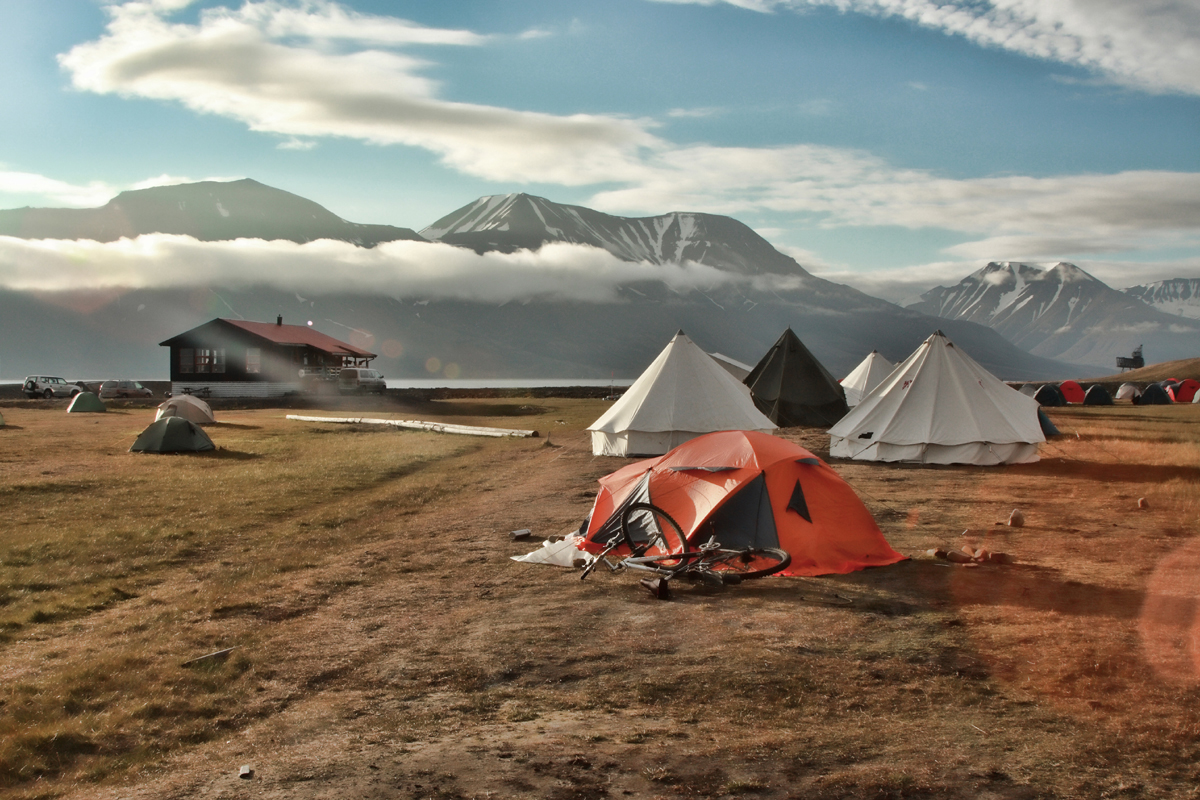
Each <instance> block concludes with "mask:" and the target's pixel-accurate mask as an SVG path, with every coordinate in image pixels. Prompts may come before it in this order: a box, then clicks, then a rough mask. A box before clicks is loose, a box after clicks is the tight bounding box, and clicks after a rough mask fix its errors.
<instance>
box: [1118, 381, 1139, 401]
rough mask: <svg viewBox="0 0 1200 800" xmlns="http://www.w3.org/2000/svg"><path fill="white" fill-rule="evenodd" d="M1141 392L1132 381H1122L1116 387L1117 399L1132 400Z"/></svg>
mask: <svg viewBox="0 0 1200 800" xmlns="http://www.w3.org/2000/svg"><path fill="white" fill-rule="evenodd" d="M1141 393H1142V392H1141V390H1140V389H1138V387H1137V386H1135V385H1134V384H1132V383H1122V384H1121V385H1120V386H1119V387H1117V397H1116V399H1117V400H1134V399H1136V398H1137V396H1138V395H1140V394H1141Z"/></svg>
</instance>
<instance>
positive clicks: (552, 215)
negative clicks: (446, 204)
mask: <svg viewBox="0 0 1200 800" xmlns="http://www.w3.org/2000/svg"><path fill="white" fill-rule="evenodd" d="M420 233H421V235H422V236H424V237H425V238H426V239H431V240H434V241H440V242H445V243H447V244H454V245H459V246H460V247H469V248H471V249H473V250H475V251H476V252H480V253H482V252H486V251H491V250H500V251H503V252H512V251H514V250H519V249H528V250H536V249H537V248H539V247H541V246H542V245H543V244H545V243H547V242H572V243H575V244H586V245H591V246H592V247H600V248H603V249H605V250H607V251H608V252H610V253H612V254H613V255H615V256H616V257H617V258H620V259H622V260H624V261H646V262H649V263H651V264H668V263H680V262H684V261H695V262H698V263H701V264H710V265H712V266H720V267H721V268H722V269H726V270H730V271H733V272H737V273H740V274H743V275H761V274H765V273H772V274H776V275H802V276H805V277H812V276H811V275H809V273H808V272H806V271H805V270H804V269H802V268H801V267H800V265H799V264H797V263H796V261H795V260H794V259H792V258H789V257H788V256H785V255H784V254H783V253H780V252H779V251H778V250H776V249H775V248H774V247H772V246H771V245H770V243H769V242H767V241H766V240H765V239H763V238H762V237H761V236H759V235H758V234H757V233H755V232H754V231H753V230H752V229H751V228H750V227H749V226H747V225H744V224H742V223H741V222H738V221H737V220H736V219H733V218H731V217H723V216H719V215H716V214H692V213H681V212H672V213H670V214H662V215H660V216H657V217H617V216H613V215H612V214H605V213H603V212H600V211H593V210H592V209H590V208H584V207H583V206H570V205H563V204H560V203H555V202H552V201H550V200H547V199H545V198H543V197H535V196H533V195H528V194H505V195H492V196H490V197H481V198H479V199H478V200H476V201H475V202H474V203H470V204H468V205H465V206H463V207H462V208H460V209H458V210H457V211H454V212H451V213H450V214H447V215H446V216H444V217H442V218H441V219H439V220H438V221H437V222H435V223H433V224H432V225H430V226H429V227H427V228H424V229H422V230H421V232H420Z"/></svg>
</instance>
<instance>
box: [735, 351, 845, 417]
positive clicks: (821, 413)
mask: <svg viewBox="0 0 1200 800" xmlns="http://www.w3.org/2000/svg"><path fill="white" fill-rule="evenodd" d="M744 383H745V384H746V385H747V386H749V387H750V396H751V397H753V398H754V405H756V406H758V410H759V411H761V412H762V413H764V414H766V415H767V416H768V417H769V418H770V419H771V421H772V422H774V423H775V424H776V425H779V426H780V427H785V428H786V427H792V426H794V425H820V426H825V425H832V424H834V423H835V422H837V421H838V420H839V419H841V418H842V417H844V416H845V415H846V412H847V411H849V410H850V408H849V407H848V406H847V405H846V392H845V391H844V390H843V389H842V387H841V384H839V383H838V382H837V379H836V378H834V377H833V376H832V375H830V374H829V370H827V369H825V367H823V366H821V362H820V361H817V359H816V357H815V356H813V354H812V353H810V352H808V348H807V347H805V346H804V344H803V343H802V342H801V341H800V339H799V337H797V336H796V334H794V333H792V329H791V328H788V329H787V330H785V331H784V332H783V335H782V336H780V337H779V340H778V341H776V342H775V344H773V345H772V346H771V349H770V350H768V351H767V353H766V355H764V356H763V357H762V359H761V360H759V362H758V364H757V365H755V367H754V369H753V370H751V372H750V374H749V375H747V376H746V380H745V381H744Z"/></svg>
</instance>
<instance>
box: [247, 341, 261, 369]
mask: <svg viewBox="0 0 1200 800" xmlns="http://www.w3.org/2000/svg"><path fill="white" fill-rule="evenodd" d="M252 372H253V373H259V372H262V348H261V347H247V348H246V373H247V374H249V373H252Z"/></svg>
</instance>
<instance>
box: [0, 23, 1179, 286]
mask: <svg viewBox="0 0 1200 800" xmlns="http://www.w3.org/2000/svg"><path fill="white" fill-rule="evenodd" d="M0 20H2V21H3V24H0V208H17V207H21V206H50V207H91V206H99V205H103V204H104V203H105V202H107V201H108V200H109V199H110V198H112V197H113V196H114V195H115V194H117V193H118V192H121V191H125V190H129V189H137V188H144V187H147V186H154V185H161V184H167V183H180V182H189V181H197V180H231V179H237V178H243V177H249V178H253V179H255V180H257V181H260V182H262V183H265V184H268V185H270V186H274V187H277V188H280V189H284V190H287V191H289V192H293V193H295V194H298V195H301V196H303V197H305V198H308V199H310V200H313V201H315V202H317V203H320V204H321V205H323V206H325V207H326V208H328V209H330V210H331V211H333V212H334V213H335V214H338V215H339V216H341V217H343V218H345V219H348V220H351V221H353V222H367V223H386V224H391V225H399V226H403V227H409V228H413V229H416V230H420V229H421V228H423V227H425V226H426V225H429V224H430V223H432V222H434V221H435V220H437V219H438V218H440V217H442V216H444V215H445V214H447V213H449V212H450V211H452V210H454V209H456V208H459V207H461V206H463V205H466V204H468V203H470V202H471V201H473V200H474V199H476V198H477V197H480V196H483V195H492V194H506V193H509V192H517V191H520V192H527V193H530V194H535V195H539V196H542V197H546V198H548V199H550V200H553V201H555V202H560V203H570V204H576V205H583V206H587V207H590V208H595V209H598V210H601V211H606V212H609V213H613V214H620V215H625V216H652V215H657V214H662V213H666V212H670V211H694V212H708V213H715V214H727V215H729V216H732V217H735V218H737V219H739V220H741V221H742V222H744V223H746V224H748V225H750V226H751V227H752V228H754V229H755V230H756V231H758V232H759V233H760V234H761V235H763V236H764V237H765V238H766V239H768V240H769V241H770V242H771V243H772V244H774V245H775V246H776V247H777V248H779V249H780V250H782V251H783V252H786V253H788V254H790V255H792V256H794V257H795V258H796V259H797V260H798V261H799V262H800V263H801V264H802V265H803V266H804V267H805V268H807V269H808V270H809V271H811V272H814V273H816V274H818V275H821V276H822V277H826V278H829V279H831V280H836V281H839V282H842V283H848V284H850V285H853V286H856V287H857V288H860V289H863V290H864V291H867V292H870V293H872V294H875V295H877V296H880V297H884V298H886V299H890V300H895V301H900V300H906V299H912V298H914V297H915V295H917V294H919V293H920V292H921V291H924V290H925V289H928V288H930V287H932V286H934V285H938V284H943V285H951V284H953V283H956V282H958V281H959V280H960V279H961V278H962V277H964V276H965V275H967V274H968V273H970V272H973V271H974V270H976V269H978V268H980V267H981V266H983V265H984V264H986V263H987V262H988V261H1009V260H1011V261H1031V262H1036V263H1046V264H1051V263H1054V262H1057V261H1070V262H1072V263H1075V264H1078V265H1079V266H1081V267H1083V268H1084V269H1085V270H1087V271H1089V272H1091V273H1092V274H1093V275H1095V276H1096V277H1098V278H1100V279H1102V280H1104V281H1106V282H1108V283H1109V284H1110V285H1112V286H1114V287H1115V288H1124V287H1126V286H1131V285H1135V284H1141V283H1147V282H1151V281H1155V280H1162V279H1166V278H1172V277H1200V3H1196V2H1195V0H1140V1H1139V2H1136V3H1131V2H1128V0H670V1H669V2H668V1H666V0H606V2H604V3H596V2H574V0H522V2H513V0H507V1H503V0H461V1H454V2H451V1H447V2H438V3H430V2H427V1H424V0H422V1H420V2H404V1H403V0H389V1H387V2H384V1H383V0H377V1H372V0H346V2H326V0H309V1H308V2H299V1H297V2H284V1H283V0H252V1H249V2H240V1H239V0H224V1H223V2H221V1H216V2H213V1H208V2H187V0H139V1H138V2H105V1H103V0H55V1H54V2H52V3H47V2H44V0H0ZM4 238H5V237H0V287H4V288H14V289H39V288H41V289H50V288H61V287H62V286H63V285H67V284H69V285H71V286H74V287H79V286H87V285H88V284H89V282H92V283H95V284H96V285H100V284H104V283H105V282H108V283H112V282H114V281H119V280H133V279H134V278H130V277H129V274H132V273H129V274H123V273H121V271H120V268H119V264H120V263H121V262H122V261H123V260H127V259H128V258H130V253H131V252H132V251H135V250H136V251H137V254H138V258H140V259H142V261H143V262H144V263H145V264H149V265H151V267H152V266H153V265H154V264H155V263H157V262H156V261H155V259H160V258H161V259H166V258H172V257H173V258H178V257H179V253H180V252H187V253H191V254H193V257H194V258H196V259H198V260H205V259H208V260H210V261H211V260H220V259H222V258H225V257H226V256H227V255H228V254H229V253H230V252H231V248H230V246H229V245H228V244H217V243H214V244H213V245H211V247H210V246H208V245H205V244H203V243H195V242H188V243H184V244H181V243H179V242H168V244H169V245H170V246H163V245H162V243H161V242H160V243H157V244H156V245H154V246H151V245H152V244H154V243H145V246H143V247H140V248H139V247H133V246H131V245H130V243H123V244H121V243H114V244H113V245H112V246H98V245H94V244H93V245H89V246H88V250H87V253H86V260H87V261H88V262H89V263H92V264H94V267H92V268H87V267H84V268H81V267H80V266H79V262H80V261H81V260H84V259H85V256H81V255H80V251H79V248H80V247H81V245H77V244H74V243H58V244H55V243H45V242H42V243H36V244H33V243H26V242H20V241H17V240H11V239H9V240H7V241H5V240H4ZM185 245H186V246H185ZM264 246H265V245H263V244H262V243H259V245H258V246H257V249H256V250H255V252H256V253H257V254H258V255H256V256H255V257H253V258H246V257H241V258H238V259H235V263H236V265H237V266H236V268H232V267H230V268H226V269H225V270H224V271H221V270H217V271H216V272H215V273H214V274H217V275H220V276H221V278H222V280H227V281H231V280H234V279H235V278H237V279H241V280H251V279H252V278H253V276H254V274H255V272H254V270H256V269H262V270H264V271H265V270H270V269H271V267H270V266H269V264H270V262H271V259H270V258H267V257H262V251H263V247H264ZM280 247H287V248H289V249H288V250H287V251H286V253H284V254H283V255H286V256H287V257H288V258H294V257H296V252H295V246H294V245H291V244H290V243H287V244H286V245H284V244H282V243H281V244H280ZM428 247H429V248H431V249H430V251H429V253H430V254H436V253H441V254H442V255H443V256H444V255H445V253H444V251H443V250H440V249H438V248H443V247H444V246H441V245H429V246H428ZM394 250H395V252H398V253H399V252H403V255H402V256H396V258H395V260H394V261H393V262H389V261H388V256H387V255H386V253H385V254H384V255H383V256H380V257H378V258H372V259H368V260H371V261H372V269H373V270H374V271H375V272H376V273H386V272H387V271H388V270H389V269H391V270H393V271H402V270H404V269H406V268H407V267H406V265H411V264H412V263H416V262H419V261H422V260H424V261H425V262H427V263H429V264H437V263H439V261H438V259H437V258H435V257H432V256H430V257H425V258H424V259H423V257H422V256H421V255H419V254H418V255H413V252H412V250H411V247H407V246H406V247H400V248H394ZM160 251H161V252H160ZM206 254H207V255H206ZM222 254H225V255H222ZM302 255H303V257H304V258H306V259H307V260H308V261H310V262H319V261H320V258H321V252H319V251H317V250H316V249H313V250H309V251H304V252H303V253H302ZM427 255H428V254H427ZM572 259H575V261H572ZM361 260H362V259H355V258H350V257H348V256H345V254H343V257H341V258H333V259H332V260H331V261H330V263H332V264H334V265H335V266H334V268H335V269H353V268H355V263H357V262H358V261H361ZM453 261H454V263H455V265H456V266H455V268H454V269H453V270H451V271H450V272H449V273H447V276H446V280H445V286H446V287H447V288H445V292H446V293H447V294H448V295H453V294H454V293H455V292H456V291H459V290H456V289H454V288H453V286H466V285H469V284H470V280H468V279H466V278H464V276H469V275H470V274H471V271H472V269H474V270H476V271H478V272H479V273H480V274H482V273H483V272H494V270H495V263H494V261H487V260H485V259H482V258H481V259H480V260H479V261H478V262H477V263H475V264H474V266H472V265H470V264H467V265H464V264H462V263H461V262H462V256H461V255H456V256H454V258H453ZM568 262H570V263H571V264H572V269H573V270H574V271H573V272H572V270H571V269H564V265H565V264H567V263H568ZM609 266H611V265H609ZM524 269H525V270H526V272H527V274H526V276H525V278H523V280H522V282H520V283H519V285H520V286H526V285H533V286H535V287H536V285H537V284H538V281H537V279H536V275H537V273H538V270H549V271H553V272H554V273H555V275H556V276H557V279H558V280H559V281H560V282H563V281H565V282H567V283H569V282H570V275H572V274H574V275H577V276H579V279H580V280H581V281H582V280H585V278H586V279H595V275H596V274H597V270H596V268H595V257H594V255H591V256H588V255H586V254H583V255H581V254H579V253H578V252H575V251H573V249H572V248H551V249H550V250H547V252H545V253H542V254H539V255H538V256H537V257H536V258H532V259H526V261H525V262H524ZM151 271H152V269H149V268H148V269H144V270H141V272H140V273H139V274H149V272H151ZM308 271H309V272H312V273H314V274H317V273H320V272H321V269H320V268H319V267H315V268H312V269H309V270H308ZM600 272H601V273H603V274H604V275H606V276H610V277H608V278H605V279H606V280H613V281H616V280H626V279H628V278H627V271H623V270H621V269H617V268H611V269H607V270H601V271H600ZM686 272H687V270H686V269H683V270H677V271H676V273H677V274H680V275H683V274H684V273H686ZM234 273H236V274H234ZM564 275H566V276H567V277H566V278H564V277H563V276H564ZM530 276H534V277H530ZM436 278H437V276H436V275H434V276H432V277H431V276H430V275H428V274H427V275H424V276H423V278H422V281H423V283H422V284H421V286H422V290H423V291H426V292H429V293H431V294H436V293H437V290H436V289H435V288H431V287H434V286H435V284H437V280H436ZM298 288H304V287H298ZM515 291H516V290H514V292H515ZM521 291H525V289H522V290H521ZM584 294H586V292H585V293H584ZM600 294H604V293H603V292H601V293H600Z"/></svg>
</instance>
